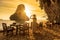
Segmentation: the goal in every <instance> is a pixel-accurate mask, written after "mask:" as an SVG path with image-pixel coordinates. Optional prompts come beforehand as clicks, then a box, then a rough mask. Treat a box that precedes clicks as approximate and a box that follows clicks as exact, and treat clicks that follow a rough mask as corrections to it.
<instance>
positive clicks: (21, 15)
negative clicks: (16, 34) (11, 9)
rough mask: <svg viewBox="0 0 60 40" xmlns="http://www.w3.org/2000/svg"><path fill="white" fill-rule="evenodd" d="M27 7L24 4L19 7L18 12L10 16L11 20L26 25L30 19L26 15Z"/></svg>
mask: <svg viewBox="0 0 60 40" xmlns="http://www.w3.org/2000/svg"><path fill="white" fill-rule="evenodd" d="M24 10H25V6H24V5H23V4H20V5H18V7H17V10H16V12H15V13H14V14H13V15H11V16H10V20H15V21H16V22H20V23H24V22H25V21H27V20H28V19H29V18H28V17H27V15H26V13H25V11H24Z"/></svg>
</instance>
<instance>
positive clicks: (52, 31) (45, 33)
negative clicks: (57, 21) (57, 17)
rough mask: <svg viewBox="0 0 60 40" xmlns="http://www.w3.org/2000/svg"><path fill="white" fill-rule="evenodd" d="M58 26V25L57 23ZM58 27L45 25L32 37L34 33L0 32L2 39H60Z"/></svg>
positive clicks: (0, 38)
mask: <svg viewBox="0 0 60 40" xmlns="http://www.w3.org/2000/svg"><path fill="white" fill-rule="evenodd" d="M55 26H56V25H55ZM59 29H60V28H59V25H58V27H57V28H56V27H53V28H49V27H46V28H45V27H43V28H40V30H39V31H38V33H34V34H33V37H32V39H31V38H30V37H31V36H32V35H30V36H28V35H20V34H18V35H12V36H11V35H9V36H5V35H3V32H0V40H60V30H59Z"/></svg>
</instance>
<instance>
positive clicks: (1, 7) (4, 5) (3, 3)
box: [0, 0, 46, 20]
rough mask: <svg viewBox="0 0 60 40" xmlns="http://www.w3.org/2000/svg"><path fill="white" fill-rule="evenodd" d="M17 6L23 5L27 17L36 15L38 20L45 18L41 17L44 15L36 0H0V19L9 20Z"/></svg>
mask: <svg viewBox="0 0 60 40" xmlns="http://www.w3.org/2000/svg"><path fill="white" fill-rule="evenodd" d="M19 4H24V5H25V7H26V9H27V10H28V12H27V13H28V14H29V15H32V14H36V15H37V18H38V19H39V20H40V19H43V18H44V19H45V18H46V17H43V16H46V14H45V12H44V10H41V9H40V8H39V3H38V2H36V0H0V19H4V20H9V17H10V15H12V14H13V13H14V12H15V10H16V8H17V6H18V5H19ZM28 14H27V15H28Z"/></svg>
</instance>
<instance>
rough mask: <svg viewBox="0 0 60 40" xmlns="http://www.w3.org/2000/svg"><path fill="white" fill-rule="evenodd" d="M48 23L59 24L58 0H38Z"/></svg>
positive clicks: (59, 5)
mask: <svg viewBox="0 0 60 40" xmlns="http://www.w3.org/2000/svg"><path fill="white" fill-rule="evenodd" d="M39 1H40V7H41V9H44V10H45V12H46V14H47V15H48V20H49V21H50V22H56V23H60V0H39Z"/></svg>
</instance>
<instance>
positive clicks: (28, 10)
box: [25, 5, 31, 18]
mask: <svg viewBox="0 0 60 40" xmlns="http://www.w3.org/2000/svg"><path fill="white" fill-rule="evenodd" d="M25 12H26V15H27V16H28V17H29V18H30V16H31V10H30V7H29V6H27V5H26V6H25Z"/></svg>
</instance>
